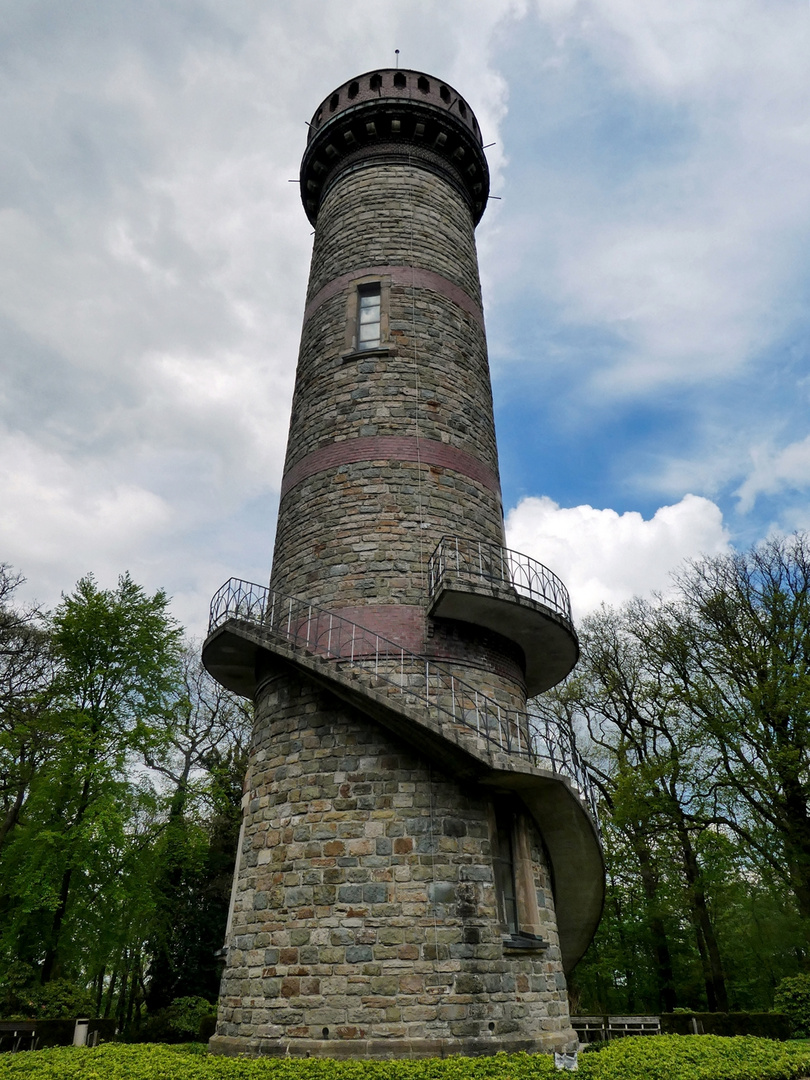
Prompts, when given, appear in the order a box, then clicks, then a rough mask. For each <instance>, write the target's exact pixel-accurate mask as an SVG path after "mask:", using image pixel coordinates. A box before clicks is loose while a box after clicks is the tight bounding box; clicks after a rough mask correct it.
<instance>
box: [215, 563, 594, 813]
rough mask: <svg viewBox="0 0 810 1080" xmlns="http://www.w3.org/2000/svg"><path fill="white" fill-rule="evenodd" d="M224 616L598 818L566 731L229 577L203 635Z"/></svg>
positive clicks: (371, 636)
mask: <svg viewBox="0 0 810 1080" xmlns="http://www.w3.org/2000/svg"><path fill="white" fill-rule="evenodd" d="M229 619H237V620H240V621H244V622H248V623H251V624H253V625H255V626H257V627H260V628H261V629H262V630H263V631H264V632H266V633H269V634H271V635H273V636H275V637H277V638H279V639H280V640H281V641H283V642H285V643H286V644H288V645H291V646H292V647H293V648H294V649H296V650H299V651H300V652H302V653H303V654H305V655H310V656H314V657H320V658H322V659H325V660H329V661H330V662H331V663H334V664H335V666H336V667H337V669H338V670H340V669H342V668H346V669H348V671H349V672H350V673H351V674H355V675H363V676H364V677H365V678H366V679H367V680H368V681H369V682H371V683H372V684H374V685H376V686H377V687H379V688H382V689H383V690H384V691H385V692H387V693H389V694H391V695H392V696H394V697H402V698H403V699H404V700H405V701H407V702H408V703H409V704H410V705H412V706H416V707H417V708H418V709H420V710H422V709H423V710H425V711H426V712H427V713H428V715H430V716H431V717H432V718H433V719H434V720H435V721H436V722H437V723H438V724H439V725H440V726H442V725H444V724H448V723H450V724H453V725H458V726H460V727H462V728H465V729H466V730H467V731H469V732H470V733H471V734H474V735H475V737H476V738H478V739H482V740H484V741H486V742H487V743H490V744H492V745H494V746H495V747H496V748H497V750H499V751H500V752H501V753H506V754H513V755H516V756H519V757H522V758H524V759H526V760H528V761H530V762H532V763H533V764H535V765H539V766H541V767H544V768H549V767H550V769H551V771H552V772H555V773H558V774H560V775H562V776H565V777H566V778H567V779H569V780H570V781H571V783H572V784H573V786H574V789H575V790H576V792H577V794H578V795H579V797H580V799H581V800H582V802H583V803H584V804H585V806H586V807H587V808H588V810H589V811H590V812H591V814H592V815H593V818H594V820H595V821H597V820H598V818H597V809H596V798H595V791H594V788H593V785H592V782H591V779H590V777H589V775H588V770H587V767H586V766H585V763H584V762H583V760H582V758H581V757H580V755H579V752H578V751H577V748H576V743H575V740H574V735H573V732H571V731H568V730H566V729H563V728H557V727H556V725H551V724H550V723H549V722H548V721H547V720H545V719H542V718H540V717H538V716H533V715H532V714H531V713H530V712H524V711H522V710H519V709H507V708H505V707H504V706H501V705H499V704H498V703H497V702H495V701H493V700H492V699H490V698H488V697H487V696H486V695H484V694H483V693H481V691H479V690H476V689H475V688H474V687H472V686H469V685H468V684H467V683H465V682H463V681H462V680H461V679H459V678H458V677H457V676H456V675H455V674H454V673H453V672H452V671H451V670H449V669H448V668H447V667H445V665H443V664H442V663H441V662H439V661H435V660H433V659H431V658H430V657H428V656H424V655H421V654H419V653H413V652H410V651H409V650H408V649H405V648H403V647H402V646H401V645H398V644H397V643H396V642H394V641H389V640H388V639H387V638H383V637H381V636H380V635H379V634H376V633H374V631H372V630H368V629H367V628H365V627H363V626H360V625H359V624H358V623H353V622H351V621H350V620H348V619H344V618H343V617H342V616H340V615H335V614H333V613H332V612H331V611H329V610H328V609H325V608H320V607H317V606H316V605H314V604H310V603H309V602H308V601H306V600H302V599H300V598H298V597H294V596H287V595H285V594H283V593H280V592H278V591H275V590H271V589H269V588H268V587H265V586H262V585H257V584H255V583H253V582H248V581H242V580H240V579H239V578H230V579H229V580H228V581H226V582H225V584H224V585H223V586H222V587H221V588H220V589H218V590H217V592H216V593H215V594H214V598H213V600H212V601H211V613H210V620H209V626H208V632H209V634H210V633H213V631H214V630H216V629H217V628H218V627H219V626H221V625H222V624H223V623H225V622H227V621H228V620H229Z"/></svg>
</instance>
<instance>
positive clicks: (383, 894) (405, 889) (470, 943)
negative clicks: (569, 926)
mask: <svg viewBox="0 0 810 1080" xmlns="http://www.w3.org/2000/svg"><path fill="white" fill-rule="evenodd" d="M277 672H278V669H277ZM251 762H252V766H251V773H250V776H249V792H248V796H247V798H246V809H245V815H246V816H245V830H244V841H243V844H242V849H241V852H240V854H239V866H238V871H237V873H238V883H237V888H236V891H235V898H236V899H235V905H234V910H233V916H232V924H231V931H230V935H229V939H228V943H227V946H228V947H227V960H226V967H225V971H224V974H223V980H222V988H221V996H220V1002H219V1014H218V1025H217V1033H216V1035H214V1037H213V1038H212V1039H211V1042H210V1048H211V1050H212V1051H213V1052H214V1053H220V1054H250V1055H293V1056H321V1057H330V1058H337V1057H340V1058H344V1057H358V1058H400V1057H443V1056H447V1055H449V1054H466V1055H481V1054H494V1053H497V1052H500V1051H510V1052H511V1051H518V1050H525V1051H529V1052H546V1053H550V1052H552V1051H554V1050H557V1051H563V1050H570V1049H573V1048H575V1047H576V1044H577V1038H576V1035H575V1033H574V1031H573V1029H572V1027H571V1023H570V1019H569V1015H568V1003H567V991H566V981H565V975H564V973H563V965H562V958H561V954H560V948H559V940H558V933H557V923H556V915H555V910H554V900H553V895H552V889H551V878H550V873H549V869H548V862H547V857H546V854H545V851H544V847H543V842H542V839H541V837H540V835H539V833H538V832H537V830H536V828H535V827H534V826H533V825H531V824H527V823H525V819H524V826H523V828H524V832H523V834H522V835H523V836H524V838H525V840H524V842H523V843H522V847H523V850H522V852H521V851H519V850H517V849H518V848H519V847H520V846H521V844H520V842H518V843H517V844H516V851H515V853H514V858H515V859H518V858H522V860H523V863H522V871H520V872H519V873H518V879H519V880H518V886H517V889H516V890H515V897H514V898H513V900H512V902H513V903H514V904H516V905H520V904H521V903H522V904H523V905H524V908H525V909H526V910H525V911H524V912H522V913H520V914H519V919H520V922H521V925H520V927H519V929H520V930H521V931H523V930H524V929H526V930H528V931H529V934H528V942H527V941H526V940H524V941H523V944H524V947H523V948H517V947H510V941H513V942H517V940H518V938H517V936H514V935H513V936H512V938H510V936H509V933H508V928H507V927H506V926H505V924H504V919H503V909H502V907H499V903H500V904H502V898H501V900H499V894H498V889H497V888H496V877H497V874H498V869H497V867H496V865H495V863H496V862H497V859H496V858H495V855H496V852H497V845H498V843H499V841H498V836H499V835H500V833H499V831H498V830H499V829H501V825H499V824H498V823H497V821H495V820H494V819H495V817H496V816H497V814H501V815H502V814H503V805H504V804H503V800H502V805H501V809H500V810H496V808H495V801H494V800H493V797H492V794H491V792H488V791H487V790H486V789H484V788H482V787H480V786H478V785H476V784H474V783H471V782H467V781H460V780H457V779H456V778H454V776H453V775H452V772H451V770H450V769H448V770H447V771H446V772H443V771H441V764H440V762H439V761H437V760H434V761H432V762H429V761H428V760H426V759H424V758H422V757H420V756H419V755H418V754H417V753H416V752H415V751H414V750H413V749H411V748H410V747H408V746H406V745H405V744H404V743H402V742H400V741H399V740H398V739H397V738H396V737H395V736H393V735H392V734H390V733H389V732H388V731H386V730H385V729H383V728H381V727H380V726H379V725H378V724H376V723H375V722H374V721H373V720H371V719H370V718H368V717H366V716H365V715H363V714H362V713H361V712H359V711H358V710H355V709H353V708H352V707H350V706H348V705H347V704H345V703H343V702H341V701H340V700H339V699H338V698H336V697H335V696H333V695H332V694H331V693H330V692H329V691H328V690H326V689H323V688H320V687H318V686H317V685H315V684H313V683H311V682H310V681H309V680H307V679H305V678H303V677H301V676H300V675H297V674H295V673H294V672H292V671H290V672H289V673H287V672H278V673H276V674H271V675H270V677H268V678H267V679H266V680H265V681H264V682H263V684H262V685H260V687H259V690H258V693H257V720H256V728H255V736H254V745H253V748H252V756H251ZM505 798H507V799H508V797H505ZM513 802H514V805H515V807H516V808H517V809H516V813H517V814H518V815H519V814H520V809H519V808H520V800H519V799H516V798H515V799H514V800H513ZM499 855H501V856H503V855H505V853H504V852H503V851H501V852H500V853H499ZM521 873H522V882H521V880H520V878H521ZM527 881H528V883H529V884H528V886H527V884H526V882H527ZM527 889H528V891H529V892H530V893H531V895H530V896H528V898H527ZM529 909H531V911H529ZM527 912H528V915H527ZM527 918H529V923H527V922H526V919H527ZM521 940H523V939H521ZM532 941H533V942H534V944H532Z"/></svg>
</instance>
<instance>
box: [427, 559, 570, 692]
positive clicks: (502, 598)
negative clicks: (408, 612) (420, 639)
mask: <svg viewBox="0 0 810 1080" xmlns="http://www.w3.org/2000/svg"><path fill="white" fill-rule="evenodd" d="M428 614H429V615H431V616H433V617H434V618H435V617H438V618H442V619H455V620H456V621H457V622H466V623H472V624H473V625H475V626H484V627H486V628H487V629H488V630H494V631H495V632H496V633H498V634H501V635H502V636H503V637H505V638H508V639H509V641H514V642H515V644H517V645H519V646H520V648H521V649H522V650H523V655H524V657H525V660H526V693H527V696H528V697H534V696H535V695H536V694H540V693H542V692H543V691H544V690H549V689H550V688H551V687H552V686H556V685H557V683H558V682H561V681H562V680H563V679H564V678H565V676H566V675H568V673H569V672H571V671H572V670H573V668H574V665H575V664H576V662H577V660H578V659H579V642H578V640H577V635H576V633H575V631H574V627H573V626H572V625H571V623H570V622H569V621H568V620H567V619H564V618H563V617H562V616H561V615H559V614H557V612H555V611H552V610H551V608H549V607H546V606H545V604H540V603H538V602H537V601H535V600H529V599H528V598H527V597H525V596H521V595H520V593H518V592H517V591H516V590H515V589H505V588H498V587H496V586H495V585H486V584H484V583H482V582H470V581H465V580H463V579H460V578H457V577H452V576H448V577H447V578H445V579H443V580H442V583H441V585H440V586H439V588H438V589H437V590H436V593H435V595H434V596H433V599H432V601H431V603H430V607H429V608H428Z"/></svg>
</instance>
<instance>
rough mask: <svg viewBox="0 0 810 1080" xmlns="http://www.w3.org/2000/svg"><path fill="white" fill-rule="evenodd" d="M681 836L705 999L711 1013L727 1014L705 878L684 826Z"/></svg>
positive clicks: (724, 982) (721, 963)
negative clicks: (704, 987) (704, 986)
mask: <svg viewBox="0 0 810 1080" xmlns="http://www.w3.org/2000/svg"><path fill="white" fill-rule="evenodd" d="M678 837H679V839H680V841H681V854H682V856H683V869H684V874H685V876H686V884H687V890H688V895H689V906H690V907H691V909H692V916H693V918H694V920H695V933H696V936H697V946H698V952H699V953H700V962H701V965H702V967H703V980H704V982H705V984H706V1000H707V1002H708V1005H709V1012H728V993H727V991H726V976H725V973H724V971H723V961H722V958H721V956H720V946H719V945H718V943H717V935H716V934H715V932H714V924H713V923H712V920H711V916H710V915H709V905H708V904H707V902H706V892H705V890H704V888H703V875H702V873H701V869H700V865H699V863H698V861H697V856H696V855H695V850H694V848H693V846H692V840H691V838H690V836H689V831H688V829H687V828H686V826H685V824H684V823H683V822H682V821H681V822H679V824H678Z"/></svg>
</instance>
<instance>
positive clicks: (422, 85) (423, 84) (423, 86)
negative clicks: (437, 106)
mask: <svg viewBox="0 0 810 1080" xmlns="http://www.w3.org/2000/svg"><path fill="white" fill-rule="evenodd" d="M416 85H417V86H418V87H419V89H420V90H421V91H422V93H423V94H429V93H430V81H429V80H428V79H426V78H425V76H424V75H420V76H419V78H418V79H417V82H416Z"/></svg>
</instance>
